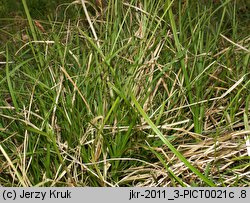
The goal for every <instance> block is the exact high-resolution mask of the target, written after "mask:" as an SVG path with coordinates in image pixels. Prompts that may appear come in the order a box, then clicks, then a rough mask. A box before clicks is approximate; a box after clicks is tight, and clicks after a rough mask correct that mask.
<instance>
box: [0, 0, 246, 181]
mask: <svg viewBox="0 0 250 203" xmlns="http://www.w3.org/2000/svg"><path fill="white" fill-rule="evenodd" d="M22 6H23V10H24V12H25V15H26V17H25V18H21V17H19V18H10V19H3V21H4V24H3V26H1V25H0V26H1V27H0V32H1V33H2V34H1V36H0V38H1V40H2V42H1V43H0V48H1V49H0V62H1V64H0V152H1V153H0V172H1V173H0V174H1V175H0V185H2V186H249V185H250V176H249V167H250V165H249V154H247V149H246V145H245V143H246V141H245V139H244V138H246V139H247V136H248V135H249V133H250V128H249V125H250V123H249V114H250V112H249V111H250V109H249V101H250V100H249V98H250V97H249V89H250V82H249V81H250V80H249V78H250V76H249V74H250V72H249V71H250V69H249V56H250V49H249V45H250V36H249V27H248V23H249V20H250V18H249V17H250V16H249V14H248V13H247V8H249V4H248V1H243V0H242V1H233V0H225V1H206V0H203V1H188V0H187V1H174V0H173V1H170V0H168V1H163V0H158V1H154V0H150V1H147V0H144V1H139V0H131V1H120V0H109V1H108V4H107V5H106V6H105V7H104V6H103V7H101V6H100V5H96V4H95V1H72V3H69V4H63V5H60V6H59V7H58V9H57V10H56V11H55V12H54V13H53V14H52V13H49V15H48V20H46V21H45V20H39V19H35V18H34V17H33V16H32V15H31V14H30V9H31V8H29V5H27V3H26V0H22ZM33 9H34V8H33ZM14 19H15V20H14ZM17 19H18V20H17ZM0 20H1V19H0ZM247 22H248V23H247ZM248 139H249V138H248Z"/></svg>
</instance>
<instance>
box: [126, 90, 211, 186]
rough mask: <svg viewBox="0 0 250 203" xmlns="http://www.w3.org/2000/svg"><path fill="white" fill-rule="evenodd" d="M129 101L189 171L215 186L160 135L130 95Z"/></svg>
mask: <svg viewBox="0 0 250 203" xmlns="http://www.w3.org/2000/svg"><path fill="white" fill-rule="evenodd" d="M131 99H132V101H133V103H134V104H135V107H136V109H137V110H138V111H139V113H140V114H141V115H142V117H143V118H144V119H145V121H146V122H147V123H148V124H149V125H150V127H151V128H152V130H153V131H154V132H155V133H156V135H157V136H158V137H159V138H160V139H161V140H162V142H163V143H164V144H166V145H167V146H168V148H169V149H170V150H171V151H172V152H173V153H174V154H175V155H176V156H177V157H178V158H179V159H180V160H181V161H182V162H183V163H184V164H185V165H186V166H187V167H188V168H189V169H190V170H191V171H193V172H194V173H195V174H196V175H197V176H199V177H200V178H201V179H202V180H203V181H204V182H205V183H207V185H209V186H212V187H214V186H215V184H214V183H213V182H212V181H211V180H209V178H207V177H206V176H204V175H203V174H202V173H201V172H200V171H198V170H197V169H196V168H195V167H194V166H193V165H192V164H191V163H190V162H189V161H188V160H187V159H186V158H185V157H184V156H183V155H182V154H181V153H180V152H179V151H178V150H177V149H176V148H175V147H174V146H173V145H172V144H171V143H170V142H169V141H168V140H167V139H166V138H165V137H164V135H163V134H162V133H161V131H159V130H158V128H157V127H156V126H155V124H154V123H153V122H152V121H151V120H150V118H149V117H148V115H147V114H146V113H145V112H144V110H143V109H142V107H141V106H140V104H139V103H138V101H137V100H136V98H135V96H134V95H133V94H131Z"/></svg>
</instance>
